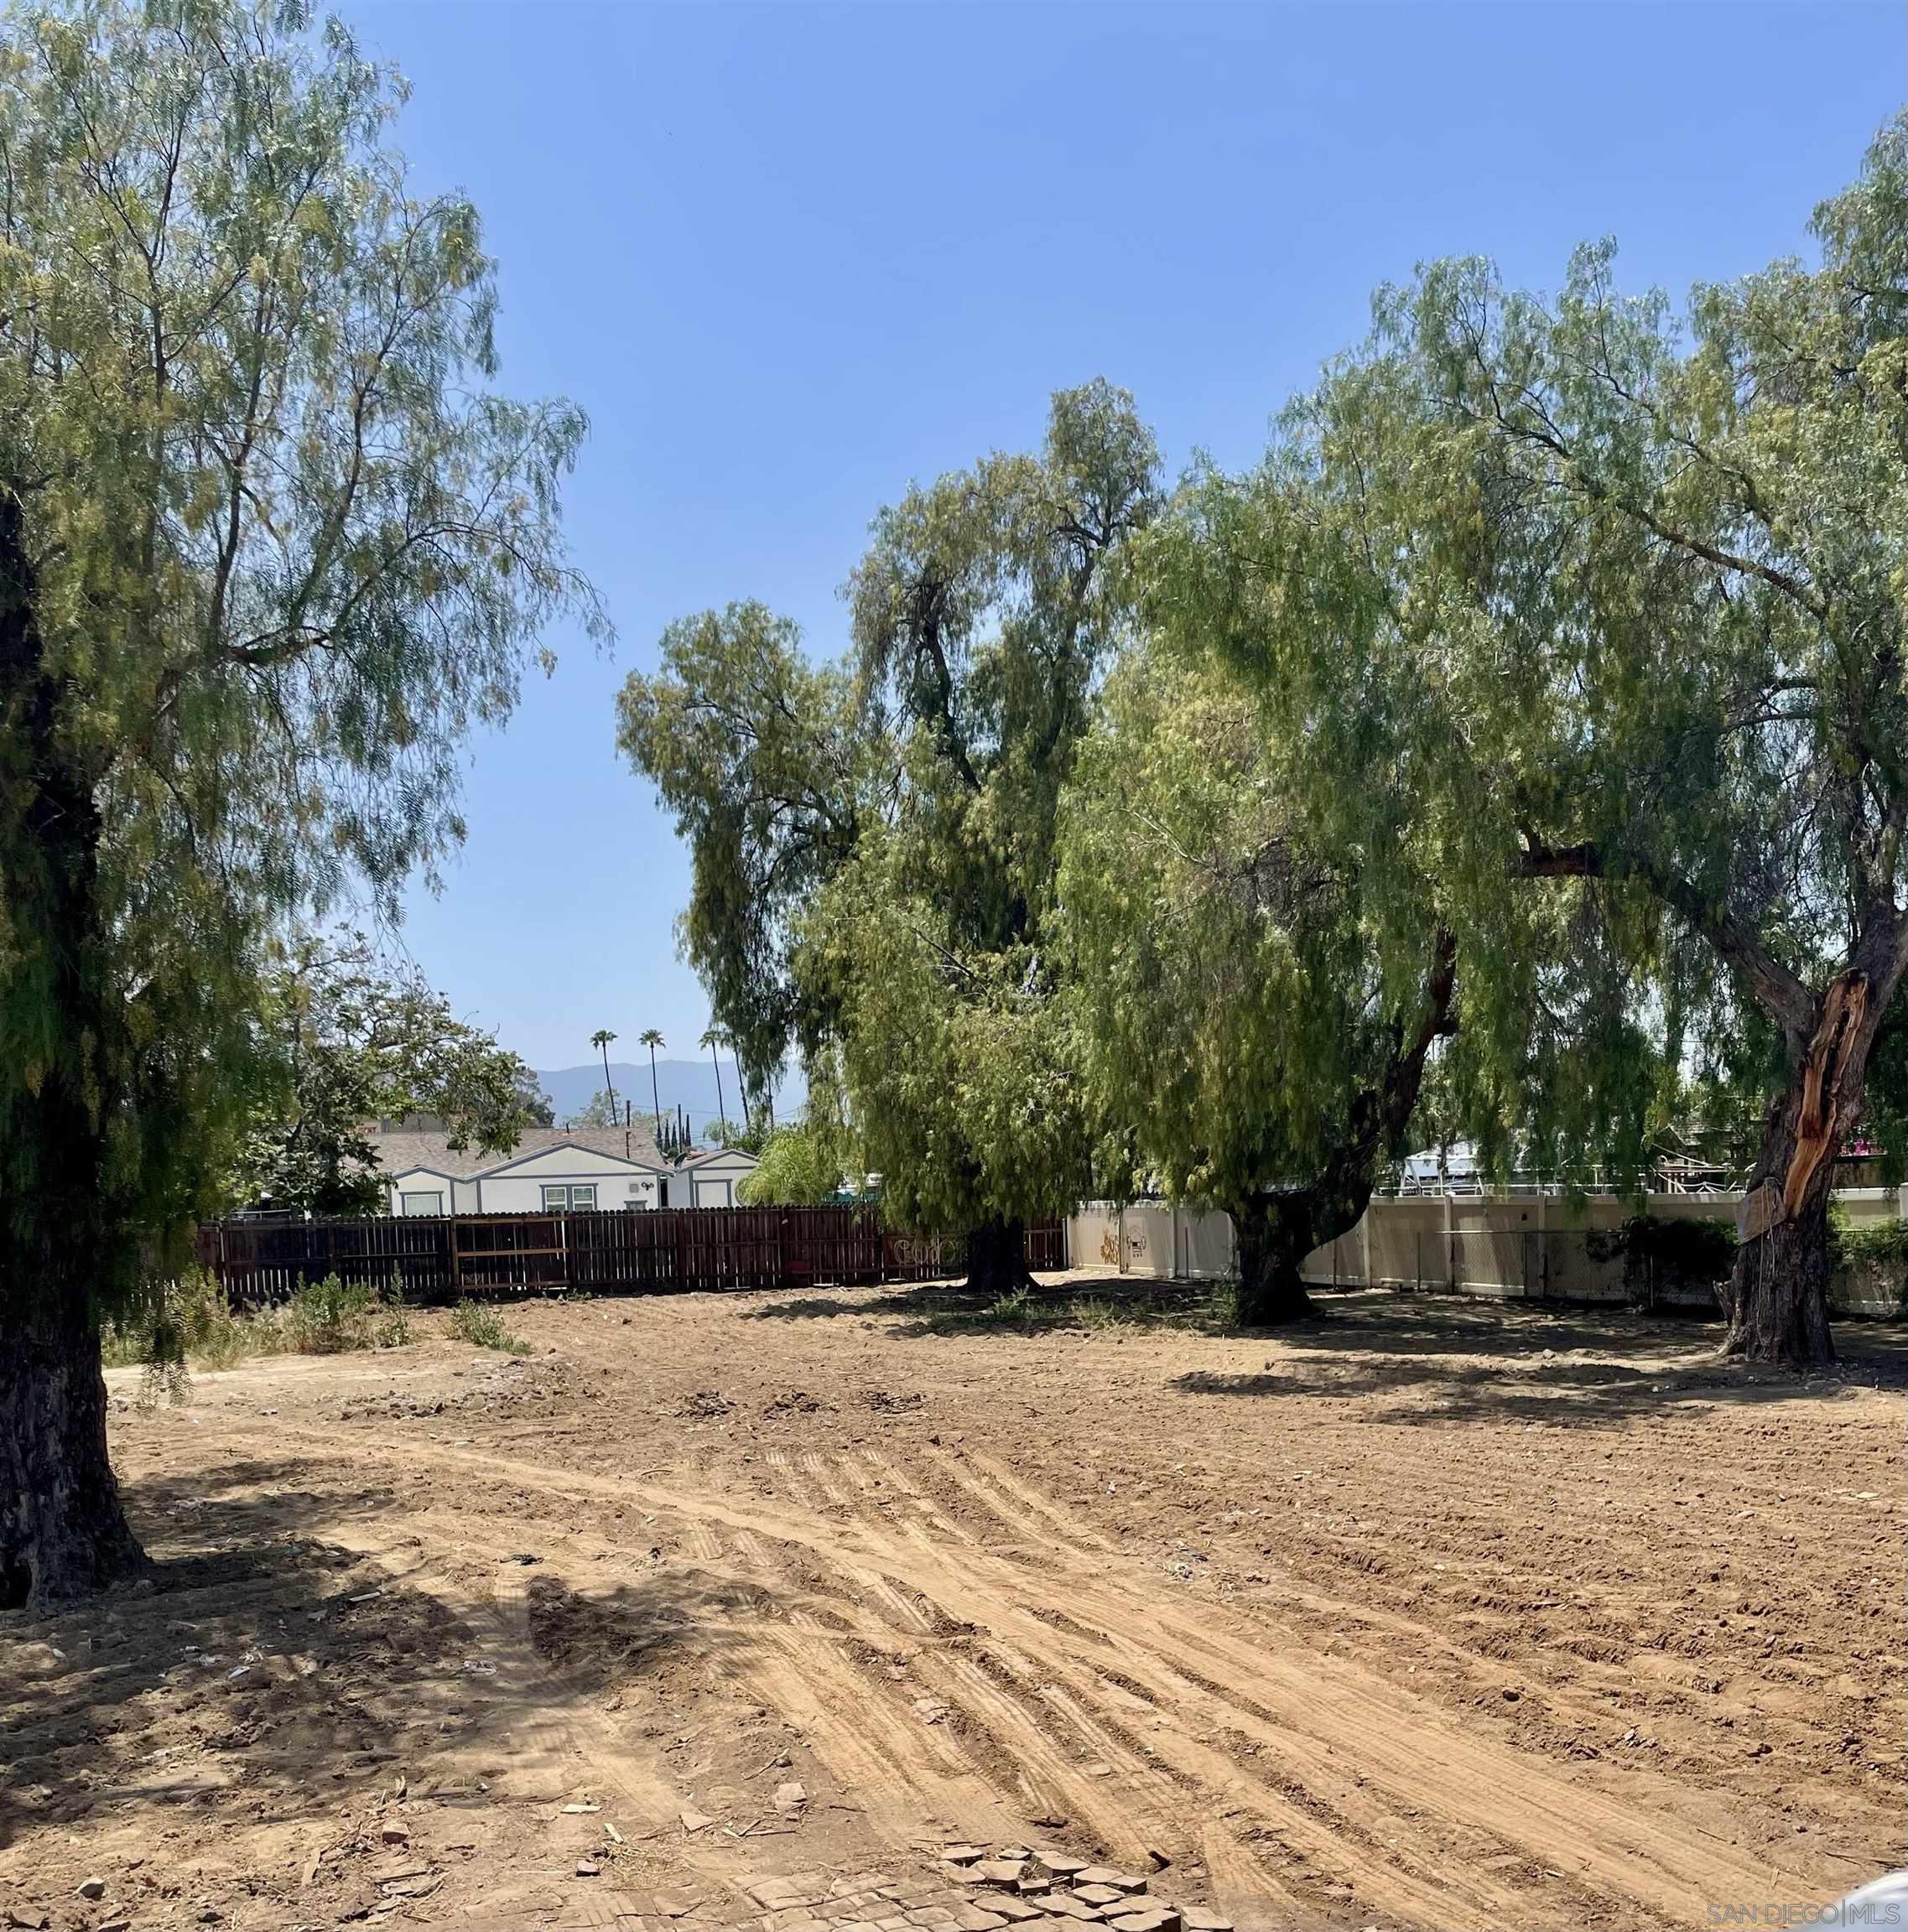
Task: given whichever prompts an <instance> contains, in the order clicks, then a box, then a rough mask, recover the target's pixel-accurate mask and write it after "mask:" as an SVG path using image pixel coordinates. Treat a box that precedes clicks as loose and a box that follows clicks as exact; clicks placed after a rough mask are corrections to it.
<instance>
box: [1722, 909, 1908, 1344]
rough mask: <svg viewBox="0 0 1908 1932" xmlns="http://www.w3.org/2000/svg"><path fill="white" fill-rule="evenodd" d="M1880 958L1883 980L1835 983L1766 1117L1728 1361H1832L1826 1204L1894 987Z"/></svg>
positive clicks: (1744, 1218) (1857, 975) (1743, 1232)
mask: <svg viewBox="0 0 1908 1932" xmlns="http://www.w3.org/2000/svg"><path fill="white" fill-rule="evenodd" d="M1875 950H1876V951H1877V953H1879V954H1880V958H1879V959H1878V966H1879V971H1878V972H1877V973H1876V974H1874V975H1872V976H1871V974H1869V973H1868V972H1865V971H1864V970H1862V969H1860V968H1859V967H1858V968H1857V969H1853V970H1852V971H1850V972H1848V973H1844V974H1843V975H1842V976H1841V977H1840V978H1839V979H1835V980H1833V981H1832V982H1831V983H1830V984H1829V987H1828V990H1827V992H1826V993H1825V994H1824V995H1822V1000H1821V1002H1820V1004H1819V1005H1818V1006H1817V1011H1816V1021H1815V1027H1814V1031H1813V1033H1812V1036H1811V1037H1810V1039H1809V1041H1808V1046H1807V1052H1806V1053H1805V1054H1804V1056H1803V1057H1802V1060H1801V1065H1800V1066H1799V1067H1797V1069H1796V1077H1795V1078H1794V1080H1793V1081H1792V1082H1791V1084H1790V1088H1789V1090H1788V1092H1787V1093H1784V1094H1782V1095H1781V1097H1780V1098H1778V1099H1777V1100H1776V1101H1775V1104H1774V1105H1773V1106H1772V1107H1771V1108H1770V1110H1769V1117H1768V1119H1767V1121H1766V1123H1765V1126H1764V1129H1763V1136H1762V1150H1761V1152H1760V1155H1759V1156H1757V1158H1756V1163H1755V1169H1754V1171H1753V1172H1752V1173H1751V1174H1750V1176H1749V1189H1748V1192H1746V1193H1745V1194H1744V1197H1743V1204H1742V1208H1741V1212H1740V1213H1739V1217H1738V1220H1737V1239H1738V1246H1737V1249H1736V1265H1735V1268H1734V1272H1733V1273H1732V1274H1731V1275H1730V1278H1729V1334H1728V1337H1727V1338H1726V1340H1725V1341H1724V1343H1723V1352H1724V1353H1726V1354H1729V1355H1734V1356H1739V1357H1741V1358H1744V1360H1746V1361H1750V1362H1768V1363H1780V1364H1782V1365H1785V1366H1786V1367H1790V1368H1812V1367H1815V1366H1817V1365H1818V1364H1820V1363H1827V1362H1833V1360H1834V1359H1835V1343H1834V1341H1833V1337H1831V1335H1830V1333H1829V1328H1828V1273H1829V1267H1828V1197H1829V1192H1830V1190H1831V1189H1832V1187H1833V1185H1834V1180H1835V1156H1836V1154H1837V1152H1838V1150H1839V1149H1840V1147H1841V1145H1842V1140H1843V1135H1845V1134H1847V1133H1848V1131H1849V1130H1851V1129H1852V1128H1853V1126H1854V1125H1855V1124H1856V1122H1857V1121H1858V1119H1859V1117H1860V1114H1861V1109H1862V1094H1863V1084H1864V1078H1865V1077H1866V1074H1867V1071H1868V1060H1869V1051H1870V1049H1871V1048H1872V1047H1873V1046H1874V1036H1875V1034H1876V1032H1877V1031H1878V1030H1879V1026H1880V1023H1881V1019H1882V1014H1883V1011H1884V1010H1885V1007H1886V1005H1887V1000H1888V997H1889V996H1890V995H1891V994H1892V993H1893V991H1894V987H1895V977H1894V976H1893V975H1891V974H1890V972H1889V969H1888V961H1887V955H1886V953H1885V952H1883V951H1882V948H1880V947H1879V945H1878V946H1877V947H1876V948H1875ZM1878 986H1879V993H1880V997H1879V999H1878V998H1877V997H1875V995H1876V992H1877V989H1878Z"/></svg>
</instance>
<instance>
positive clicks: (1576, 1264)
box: [1067, 1187, 1908, 1315]
mask: <svg viewBox="0 0 1908 1932" xmlns="http://www.w3.org/2000/svg"><path fill="white" fill-rule="evenodd" d="M1835 1202H1836V1206H1837V1207H1838V1208H1839V1209H1840V1210H1841V1211H1842V1213H1843V1214H1845V1215H1846V1216H1847V1217H1848V1219H1849V1220H1850V1221H1851V1222H1853V1223H1856V1224H1857V1225H1864V1224H1871V1223H1876V1222H1894V1221H1899V1220H1908V1188H1903V1189H1900V1190H1899V1191H1896V1190H1895V1189H1891V1188H1882V1187H1861V1188H1849V1189H1846V1190H1844V1191H1843V1192H1840V1193H1838V1195H1837V1196H1836V1197H1835ZM1735 1210H1736V1197H1735V1196H1734V1195H1727V1194H1685V1193H1661V1194H1651V1195H1650V1196H1649V1197H1647V1199H1646V1202H1645V1206H1644V1208H1643V1210H1642V1212H1643V1213H1644V1214H1645V1216H1646V1217H1647V1218H1648V1219H1649V1220H1650V1221H1651V1223H1656V1224H1658V1226H1657V1228H1654V1229H1652V1230H1651V1237H1652V1238H1651V1239H1646V1240H1644V1241H1638V1240H1636V1239H1633V1238H1632V1236H1631V1233H1630V1230H1631V1229H1632V1228H1633V1226H1634V1219H1633V1218H1634V1217H1635V1215H1636V1213H1637V1212H1638V1210H1637V1209H1636V1207H1635V1206H1634V1205H1633V1204H1632V1203H1630V1202H1626V1201H1623V1200H1619V1199H1618V1198H1616V1197H1614V1196H1609V1195H1599V1196H1592V1197H1590V1198H1588V1200H1585V1201H1583V1202H1579V1203H1578V1204H1576V1205H1575V1206H1573V1205H1571V1204H1570V1203H1569V1202H1566V1201H1565V1200H1564V1199H1562V1197H1559V1196H1557V1195H1544V1194H1536V1193H1521V1194H1515V1195H1491V1194H1465V1195H1449V1194H1446V1195H1417V1196H1407V1197H1402V1198H1399V1197H1391V1196H1386V1197H1380V1198H1379V1199H1377V1200H1375V1201H1373V1202H1372V1203H1371V1206H1370V1208H1369V1209H1368V1210H1367V1211H1366V1213H1365V1217H1364V1218H1363V1219H1362V1220H1360V1223H1358V1225H1357V1226H1356V1227H1355V1228H1353V1229H1352V1230H1351V1231H1350V1233H1347V1234H1344V1235H1341V1236H1340V1237H1339V1239H1338V1240H1336V1241H1334V1242H1332V1243H1330V1244H1328V1246H1326V1247H1323V1248H1320V1249H1316V1250H1314V1251H1313V1254H1310V1255H1308V1257H1307V1259H1306V1262H1305V1270H1304V1272H1305V1278H1306V1280H1308V1281H1311V1282H1316V1283H1318V1285H1321V1286H1326V1285H1336V1286H1339V1287H1359V1286H1366V1285H1371V1286H1378V1287H1401V1288H1430V1289H1439V1290H1443V1291H1448V1292H1454V1293H1469V1294H1476V1295H1483V1296H1493V1297H1496V1298H1499V1299H1513V1298H1515V1299H1518V1300H1526V1299H1527V1300H1531V1301H1567V1302H1578V1303H1599V1302H1607V1303H1613V1304H1619V1305H1631V1306H1634V1305H1639V1304H1640V1305H1642V1306H1692V1307H1701V1306H1713V1300H1714V1291H1715V1287H1716V1285H1717V1283H1718V1280H1720V1279H1721V1278H1722V1277H1724V1276H1726V1275H1727V1273H1728V1260H1727V1259H1726V1256H1727V1253H1728V1242H1729V1241H1733V1239H1734V1225H1735ZM1691 1222H1707V1223H1711V1224H1712V1230H1713V1231H1712V1232H1711V1233H1710V1238H1709V1240H1708V1243H1707V1244H1705V1242H1704V1241H1703V1238H1702V1235H1701V1233H1700V1232H1699V1231H1698V1230H1695V1229H1692V1230H1691V1234H1692V1235H1693V1236H1695V1237H1696V1239H1693V1240H1692V1239H1687V1238H1686V1239H1683V1240H1682V1241H1680V1242H1679V1241H1678V1240H1677V1239H1676V1237H1675V1233H1674V1230H1673V1228H1671V1232H1670V1234H1669V1235H1668V1236H1667V1237H1666V1238H1665V1237H1663V1236H1661V1233H1660V1232H1659V1230H1660V1229H1661V1228H1662V1227H1663V1226H1664V1225H1666V1224H1671V1223H1691ZM1723 1229H1727V1230H1728V1231H1729V1232H1728V1236H1727V1239H1724V1238H1723V1235H1722V1233H1721V1231H1722V1230H1723ZM1067 1232H1068V1252H1069V1253H1070V1254H1071V1255H1072V1257H1073V1265H1074V1267H1076V1268H1087V1269H1094V1268H1099V1269H1109V1270H1117V1271H1118V1272H1119V1273H1120V1274H1122V1275H1136V1276H1141V1277H1145V1278H1148V1279H1151V1280H1159V1281H1166V1280H1178V1281H1186V1280H1193V1281H1199V1280H1216V1279H1218V1278H1219V1277H1221V1276H1224V1275H1228V1274H1230V1272H1231V1271H1232V1266H1233V1255H1232V1223H1231V1220H1230V1218H1229V1217H1228V1216H1226V1215H1225V1214H1224V1213H1220V1212H1219V1209H1217V1208H1214V1207H1194V1206H1192V1205H1189V1204H1185V1203H1181V1202H1171V1201H1135V1202H1126V1204H1125V1205H1120V1203H1117V1202H1105V1201H1090V1202H1086V1203H1085V1204H1084V1206H1082V1207H1081V1208H1080V1209H1079V1213H1076V1214H1075V1215H1074V1217H1073V1218H1072V1219H1071V1220H1070V1221H1069V1222H1068V1229H1067ZM1718 1255H1720V1256H1721V1257H1722V1259H1721V1265H1720V1267H1719V1268H1718V1267H1717V1266H1716V1265H1715V1258H1716V1257H1717V1256H1718ZM1904 1272H1905V1270H1904V1268H1903V1266H1902V1265H1900V1264H1898V1263H1897V1264H1893V1265H1885V1266H1882V1267H1879V1268H1878V1267H1873V1266H1871V1267H1867V1268H1864V1270H1862V1271H1861V1272H1860V1273H1859V1274H1851V1273H1849V1272H1847V1271H1844V1272H1843V1273H1842V1274H1839V1275H1837V1277H1836V1279H1835V1281H1834V1284H1833V1287H1832V1289H1831V1291H1830V1305H1831V1306H1832V1307H1833V1308H1834V1310H1835V1311H1837V1312H1838V1313H1839V1314H1847V1315H1856V1314H1859V1315H1893V1314H1900V1313H1902V1312H1904V1302H1905V1297H1908V1280H1904V1279H1902V1278H1901V1277H1902V1276H1903V1275H1904Z"/></svg>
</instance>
